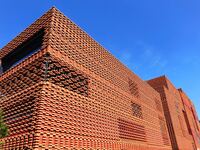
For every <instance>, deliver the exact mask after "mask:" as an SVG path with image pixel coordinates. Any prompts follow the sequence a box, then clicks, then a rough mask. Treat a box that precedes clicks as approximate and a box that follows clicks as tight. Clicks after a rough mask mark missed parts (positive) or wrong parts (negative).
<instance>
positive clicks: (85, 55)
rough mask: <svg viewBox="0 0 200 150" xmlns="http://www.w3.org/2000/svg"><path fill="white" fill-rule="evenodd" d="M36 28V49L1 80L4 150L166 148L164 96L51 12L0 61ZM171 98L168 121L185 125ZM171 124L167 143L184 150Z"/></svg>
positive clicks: (15, 41) (11, 45)
mask: <svg viewBox="0 0 200 150" xmlns="http://www.w3.org/2000/svg"><path fill="white" fill-rule="evenodd" d="M41 30H44V37H43V41H42V47H41V49H40V50H39V51H37V52H36V53H34V54H32V55H31V56H29V57H28V58H26V59H24V60H23V61H22V62H21V63H19V64H17V65H16V66H14V67H12V68H10V69H9V70H7V71H5V72H4V73H2V74H1V76H0V92H1V94H0V101H1V103H0V107H1V108H2V109H3V111H4V113H5V114H4V115H5V121H6V123H7V124H8V126H9V136H8V137H6V138H4V139H1V140H3V141H5V144H4V145H3V149H5V150H7V149H36V150H38V149H50V150H54V149H107V150H111V149H112V150H171V149H172V146H171V142H170V138H169V133H168V127H167V125H166V120H168V118H167V119H166V120H165V117H166V110H165V108H164V111H163V107H162V105H164V104H163V101H164V100H163V99H164V97H163V96H162V95H161V96H160V94H159V92H157V91H156V90H155V89H153V88H152V87H151V86H150V85H149V84H148V83H146V82H145V81H143V80H141V79H140V78H139V77H138V76H137V75H135V74H134V73H133V72H131V71H130V70H129V69H128V68H126V67H125V66H124V65H123V64H122V63H120V62H119V61H118V60H117V59H116V58H114V57H113V56H112V55H111V54H110V53H109V52H108V51H107V50H105V49H104V48H103V47H102V46H101V45H100V44H98V43H97V42H95V41H94V39H92V38H91V37H90V36H88V35H87V34H86V33H85V32H84V31H83V30H81V29H80V28H79V27H78V26H77V25H75V24H74V23H73V22H72V21H71V20H69V19H68V18H67V17H65V16H64V15H63V14H62V13H61V12H59V11H58V10H57V9H56V8H52V9H50V10H49V11H48V12H47V13H46V14H44V15H43V16H42V17H41V18H39V19H38V20H36V22H35V23H33V24H32V25H30V26H29V27H28V28H27V29H25V30H24V31H23V32H22V33H21V34H19V35H18V36H17V37H16V38H14V39H13V40H12V41H11V42H9V43H8V44H7V45H6V46H5V47H3V48H2V49H1V51H0V59H1V60H2V59H3V58H4V57H5V56H7V55H8V54H9V53H11V52H12V51H13V50H14V49H16V48H17V47H19V46H20V45H21V44H23V42H25V41H27V40H29V39H30V38H32V36H33V35H34V34H36V33H37V32H39V31H41ZM163 89H164V90H166V92H167V88H163ZM172 90H174V89H173V88H172ZM174 92H176V93H177V94H176V96H177V97H178V100H177V101H176V102H177V107H180V108H178V110H176V112H175V110H173V111H174V112H172V113H176V114H177V116H176V115H174V118H173V117H172V116H171V120H172V121H175V119H177V120H178V118H179V119H180V120H184V117H183V113H182V112H181V111H182V109H183V107H184V105H183V103H182V99H181V97H180V94H179V92H178V91H176V90H174ZM164 94H165V93H164ZM166 95H167V96H169V97H173V96H174V95H173V94H171V93H170V92H168V93H167V94H166ZM161 98H162V101H161ZM165 99H167V98H166V97H165ZM173 104H174V103H173ZM171 105H172V104H171ZM168 109H169V108H168ZM169 110H170V109H169ZM178 111H179V112H178ZM164 112H165V114H164ZM190 112H191V111H190ZM179 113H180V115H178V114H179ZM178 116H180V117H178ZM177 120H176V124H177V126H178V127H177V130H175V133H173V134H175V137H176V141H174V143H175V142H176V143H178V142H179V139H181V140H183V141H182V143H178V144H177V146H179V145H181V144H184V145H183V146H182V148H181V149H184V148H183V147H184V146H185V149H184V150H186V149H190V148H191V147H192V142H191V141H192V136H191V135H188V134H185V133H187V128H186V127H187V125H186V124H183V126H181V125H180V123H177ZM181 129H182V130H181ZM191 132H194V129H192V131H191ZM170 133H171V132H170ZM176 134H177V135H176ZM184 134H185V135H184ZM185 136H187V137H185ZM177 139H178V140H177ZM172 143H173V142H172ZM174 143H173V144H174Z"/></svg>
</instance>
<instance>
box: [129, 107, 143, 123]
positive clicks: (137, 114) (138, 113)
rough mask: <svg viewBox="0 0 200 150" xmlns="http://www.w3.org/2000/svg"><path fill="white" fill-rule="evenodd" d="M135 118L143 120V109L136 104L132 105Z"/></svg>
mask: <svg viewBox="0 0 200 150" xmlns="http://www.w3.org/2000/svg"><path fill="white" fill-rule="evenodd" d="M131 107H132V112H133V116H135V117H138V118H141V119H143V115H142V107H141V106H140V105H138V104H136V103H132V104H131Z"/></svg>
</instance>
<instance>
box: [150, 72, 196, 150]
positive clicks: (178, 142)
mask: <svg viewBox="0 0 200 150" xmlns="http://www.w3.org/2000/svg"><path fill="white" fill-rule="evenodd" d="M147 83H149V84H150V85H151V86H152V87H153V88H154V89H155V90H157V91H158V92H159V93H160V95H161V100H162V104H163V108H164V113H165V118H166V122H167V126H168V131H169V135H170V140H171V145H172V148H173V149H175V150H176V149H178V150H186V149H187V150H193V149H197V148H199V144H200V141H199V140H200V138H199V135H200V134H199V128H198V127H197V125H198V117H197V115H196V111H195V108H194V106H193V104H192V102H191V101H190V100H189V98H188V97H187V96H186V94H185V93H184V92H183V91H182V90H181V89H176V88H175V86H174V85H173V84H172V83H171V82H170V81H169V80H168V79H167V77H166V76H161V77H158V78H155V79H151V80H149V81H147Z"/></svg>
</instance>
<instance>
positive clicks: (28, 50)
mask: <svg viewBox="0 0 200 150" xmlns="http://www.w3.org/2000/svg"><path fill="white" fill-rule="evenodd" d="M43 37H44V29H42V30H40V31H39V32H37V33H36V34H34V35H33V36H32V37H31V38H29V39H28V40H26V41H25V42H23V43H22V44H21V45H19V46H18V47H17V48H15V49H14V50H12V51H11V52H10V53H8V54H7V55H6V56H5V57H3V58H2V60H1V63H2V66H1V69H2V72H5V71H7V70H8V69H10V68H12V67H14V66H16V65H17V64H19V63H20V62H22V61H23V60H24V59H26V58H27V57H29V56H30V55H32V54H33V53H35V52H37V51H38V50H39V49H41V47H42V42H43Z"/></svg>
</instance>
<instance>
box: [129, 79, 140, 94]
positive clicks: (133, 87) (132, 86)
mask: <svg viewBox="0 0 200 150" xmlns="http://www.w3.org/2000/svg"><path fill="white" fill-rule="evenodd" d="M128 84H129V90H130V92H131V94H132V95H134V96H135V97H136V98H139V97H140V94H139V88H138V84H137V83H136V82H135V81H133V80H131V79H129V82H128Z"/></svg>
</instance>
